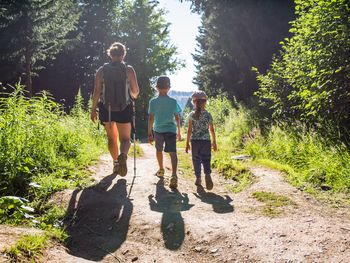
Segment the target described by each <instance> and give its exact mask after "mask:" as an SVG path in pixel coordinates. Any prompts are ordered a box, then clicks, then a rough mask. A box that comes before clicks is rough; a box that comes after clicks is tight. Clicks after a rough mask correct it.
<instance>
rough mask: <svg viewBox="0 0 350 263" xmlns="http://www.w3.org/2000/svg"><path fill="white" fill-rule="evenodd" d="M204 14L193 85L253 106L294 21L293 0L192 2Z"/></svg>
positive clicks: (203, 0)
mask: <svg viewBox="0 0 350 263" xmlns="http://www.w3.org/2000/svg"><path fill="white" fill-rule="evenodd" d="M192 2H193V4H194V7H195V8H196V10H198V9H200V10H201V12H202V27H201V29H200V35H199V37H198V38H197V41H198V49H197V50H196V53H195V54H194V59H195V61H196V62H197V76H196V77H195V83H196V84H198V85H199V87H200V89H203V90H205V91H206V92H207V93H208V94H209V95H218V94H222V93H224V94H226V95H227V96H228V97H229V98H231V99H233V97H235V98H236V99H237V100H238V101H243V102H249V101H250V99H251V97H252V95H253V93H254V91H256V90H257V88H258V85H257V82H256V76H255V74H254V73H253V72H252V70H251V68H252V67H257V68H259V70H261V71H265V70H266V69H267V68H268V65H269V63H270V61H271V57H272V55H273V53H275V52H277V51H278V48H279V42H280V41H281V40H282V39H283V38H284V37H285V36H286V35H287V33H288V28H289V25H288V22H289V21H290V20H292V17H293V8H292V7H293V2H292V1H290V0H284V1H276V0H264V1H263V0H259V1H257V0H244V1H242V0H234V1H227V0H225V1H205V0H202V1H192Z"/></svg>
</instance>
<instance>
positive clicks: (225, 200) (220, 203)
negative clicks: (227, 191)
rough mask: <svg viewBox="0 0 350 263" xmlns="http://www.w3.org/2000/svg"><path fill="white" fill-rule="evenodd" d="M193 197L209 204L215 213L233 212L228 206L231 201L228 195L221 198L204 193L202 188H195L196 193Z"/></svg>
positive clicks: (230, 206) (210, 193)
mask: <svg viewBox="0 0 350 263" xmlns="http://www.w3.org/2000/svg"><path fill="white" fill-rule="evenodd" d="M194 195H195V196H196V197H197V198H199V199H200V200H201V201H202V202H204V203H207V204H211V205H212V206H213V210H214V212H216V213H219V214H224V213H231V212H233V211H234V207H233V205H231V204H230V203H231V202H232V201H233V200H232V199H231V197H229V196H228V195H225V197H223V196H221V195H217V194H214V193H212V192H206V191H205V190H204V188H203V186H197V193H194Z"/></svg>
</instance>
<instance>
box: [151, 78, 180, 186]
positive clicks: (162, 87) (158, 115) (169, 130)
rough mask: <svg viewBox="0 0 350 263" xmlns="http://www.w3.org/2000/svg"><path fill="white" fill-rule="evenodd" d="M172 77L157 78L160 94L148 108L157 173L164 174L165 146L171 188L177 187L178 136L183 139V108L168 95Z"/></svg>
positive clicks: (161, 175) (160, 175)
mask: <svg viewBox="0 0 350 263" xmlns="http://www.w3.org/2000/svg"><path fill="white" fill-rule="evenodd" d="M169 89H170V79H169V78H168V77H167V76H161V77H159V78H158V80H157V90H158V93H159V94H158V96H157V97H155V98H153V99H151V100H150V102H149V108H148V114H149V118H148V141H149V143H151V144H152V142H153V141H155V146H156V156H157V161H158V165H159V170H158V171H157V173H156V175H157V176H158V177H163V176H164V166H163V146H164V144H165V148H164V152H168V153H169V155H170V159H171V166H172V175H171V179H170V185H169V187H170V188H177V175H176V172H177V155H176V138H177V139H178V140H180V139H181V134H180V113H181V108H180V106H179V104H178V103H177V101H176V100H175V99H173V98H170V97H169V96H168V92H169Z"/></svg>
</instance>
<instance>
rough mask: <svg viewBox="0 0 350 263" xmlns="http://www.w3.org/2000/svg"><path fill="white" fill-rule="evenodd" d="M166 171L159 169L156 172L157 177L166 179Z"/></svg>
mask: <svg viewBox="0 0 350 263" xmlns="http://www.w3.org/2000/svg"><path fill="white" fill-rule="evenodd" d="M164 172H165V171H164V169H159V170H158V171H157V172H156V176H158V177H164Z"/></svg>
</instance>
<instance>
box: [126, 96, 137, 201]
mask: <svg viewBox="0 0 350 263" xmlns="http://www.w3.org/2000/svg"><path fill="white" fill-rule="evenodd" d="M132 111H133V114H132V133H133V140H134V177H133V179H132V183H131V186H130V190H129V194H128V198H129V197H130V194H131V189H132V187H133V186H134V182H135V178H136V108H135V101H134V100H132Z"/></svg>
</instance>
